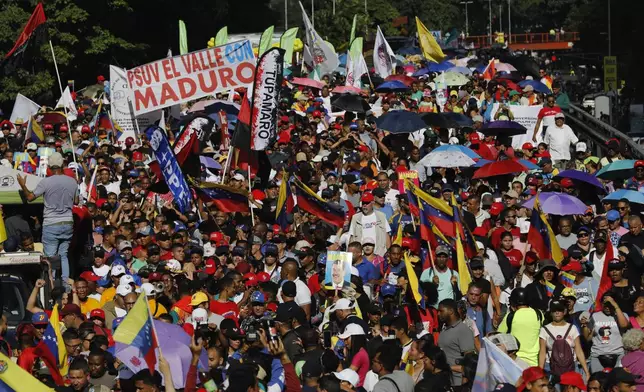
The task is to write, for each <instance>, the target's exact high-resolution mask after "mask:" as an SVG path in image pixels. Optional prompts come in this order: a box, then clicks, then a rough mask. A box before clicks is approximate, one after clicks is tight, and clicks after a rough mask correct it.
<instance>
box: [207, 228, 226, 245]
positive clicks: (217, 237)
mask: <svg viewBox="0 0 644 392" xmlns="http://www.w3.org/2000/svg"><path fill="white" fill-rule="evenodd" d="M223 240H224V233H222V232H221V231H214V232H212V233H210V241H211V242H216V243H217V244H219V243H220V242H222V241H223Z"/></svg>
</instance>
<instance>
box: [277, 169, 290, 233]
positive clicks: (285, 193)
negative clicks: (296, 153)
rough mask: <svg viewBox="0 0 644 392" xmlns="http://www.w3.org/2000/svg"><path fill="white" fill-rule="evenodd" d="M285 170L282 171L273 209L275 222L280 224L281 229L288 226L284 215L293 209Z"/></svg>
mask: <svg viewBox="0 0 644 392" xmlns="http://www.w3.org/2000/svg"><path fill="white" fill-rule="evenodd" d="M287 178H288V177H287V175H286V171H284V172H282V183H281V184H280V190H279V193H278V195H277V208H276V209H275V222H276V223H278V224H279V225H280V227H281V228H282V230H286V228H287V227H288V221H287V220H286V215H287V214H290V213H291V211H293V206H294V204H295V203H294V202H293V195H292V194H291V185H290V183H289V181H288V180H287Z"/></svg>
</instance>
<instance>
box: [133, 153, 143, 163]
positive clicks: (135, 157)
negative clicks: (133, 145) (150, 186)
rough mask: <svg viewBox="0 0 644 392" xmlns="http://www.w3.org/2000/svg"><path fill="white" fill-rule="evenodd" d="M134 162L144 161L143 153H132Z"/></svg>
mask: <svg viewBox="0 0 644 392" xmlns="http://www.w3.org/2000/svg"><path fill="white" fill-rule="evenodd" d="M132 160H133V161H134V162H138V161H143V153H142V152H141V151H134V152H133V153H132Z"/></svg>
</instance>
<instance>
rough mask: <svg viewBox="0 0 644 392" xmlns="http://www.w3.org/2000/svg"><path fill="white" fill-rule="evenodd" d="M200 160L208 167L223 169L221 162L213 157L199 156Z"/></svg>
mask: <svg viewBox="0 0 644 392" xmlns="http://www.w3.org/2000/svg"><path fill="white" fill-rule="evenodd" d="M199 162H201V164H202V165H204V166H205V167H207V168H208V169H213V170H221V164H220V163H219V162H217V161H215V160H214V159H212V158H211V157H206V156H203V155H201V156H199Z"/></svg>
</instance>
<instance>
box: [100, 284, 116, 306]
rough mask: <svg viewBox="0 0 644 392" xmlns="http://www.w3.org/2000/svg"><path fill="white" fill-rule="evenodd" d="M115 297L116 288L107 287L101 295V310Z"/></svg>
mask: <svg viewBox="0 0 644 392" xmlns="http://www.w3.org/2000/svg"><path fill="white" fill-rule="evenodd" d="M115 295H116V288H114V287H109V288H107V289H105V290H103V294H101V308H102V307H103V306H105V304H106V303H108V302H110V301H111V300H113V299H114V296H115Z"/></svg>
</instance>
